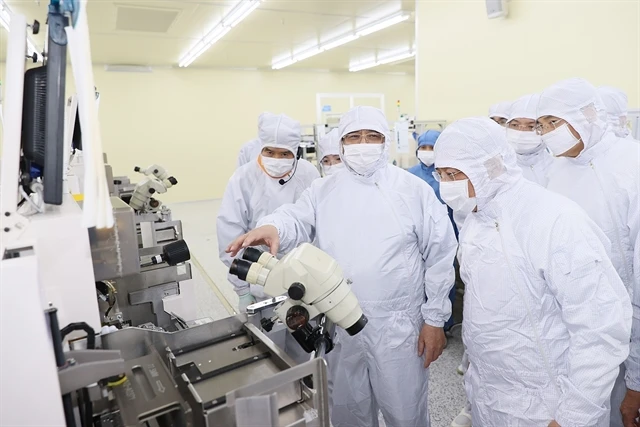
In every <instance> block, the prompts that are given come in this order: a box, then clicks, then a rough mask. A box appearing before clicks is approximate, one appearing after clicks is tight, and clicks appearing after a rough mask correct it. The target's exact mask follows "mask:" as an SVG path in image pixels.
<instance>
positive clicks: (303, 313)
mask: <svg viewBox="0 0 640 427" xmlns="http://www.w3.org/2000/svg"><path fill="white" fill-rule="evenodd" d="M286 322H287V326H288V327H289V329H293V330H294V331H295V330H297V329H300V328H302V327H303V326H304V325H306V324H307V323H309V312H308V311H307V309H306V308H304V307H302V306H300V305H294V306H293V307H291V308H290V309H289V310H287V319H286Z"/></svg>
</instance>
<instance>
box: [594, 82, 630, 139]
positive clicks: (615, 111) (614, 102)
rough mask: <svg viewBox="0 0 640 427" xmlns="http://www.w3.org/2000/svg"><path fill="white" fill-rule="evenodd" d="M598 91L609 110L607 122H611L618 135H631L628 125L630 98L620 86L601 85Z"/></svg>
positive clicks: (610, 124) (623, 136) (624, 136)
mask: <svg viewBox="0 0 640 427" xmlns="http://www.w3.org/2000/svg"><path fill="white" fill-rule="evenodd" d="M598 93H599V94H600V98H602V102H603V103H604V107H605V109H606V110H607V123H609V126H611V128H612V129H613V132H614V133H615V134H616V136H618V137H620V138H626V137H627V135H629V128H628V127H627V114H628V113H629V100H628V99H627V94H626V93H624V92H623V91H622V90H620V89H618V88H615V87H610V86H601V87H599V88H598Z"/></svg>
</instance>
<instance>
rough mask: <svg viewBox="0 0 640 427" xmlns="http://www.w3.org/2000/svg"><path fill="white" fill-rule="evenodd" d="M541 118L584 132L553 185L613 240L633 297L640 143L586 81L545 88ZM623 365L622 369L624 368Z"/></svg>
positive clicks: (639, 387)
mask: <svg viewBox="0 0 640 427" xmlns="http://www.w3.org/2000/svg"><path fill="white" fill-rule="evenodd" d="M538 116H539V117H542V116H556V117H559V118H561V119H564V120H566V121H567V122H568V123H569V124H570V125H571V126H572V127H573V128H574V129H575V130H576V131H577V132H578V134H580V137H581V139H582V142H583V143H584V146H585V148H584V150H583V151H582V152H581V153H580V154H579V155H578V156H577V157H575V158H569V157H566V158H560V159H559V160H560V161H559V162H558V167H554V168H553V170H552V172H551V173H550V174H549V185H548V187H547V188H548V189H549V190H551V191H554V192H557V193H559V194H562V195H564V196H566V197H568V198H570V199H572V200H573V201H575V202H576V203H578V205H580V206H581V207H582V208H583V209H584V210H585V211H586V212H587V214H588V215H589V216H590V217H591V219H592V220H593V221H594V222H595V223H596V224H597V225H598V226H599V227H600V229H602V231H604V233H605V234H606V236H607V238H608V239H609V241H610V242H611V261H612V263H613V265H614V267H615V268H616V270H617V272H618V274H619V275H620V278H621V279H622V282H623V283H624V284H625V286H626V287H627V290H628V292H629V294H630V295H634V293H635V294H637V293H639V292H640V288H639V286H640V283H638V282H637V281H636V279H635V276H636V275H637V274H636V273H635V272H634V269H635V267H634V261H633V257H634V251H637V247H635V246H636V245H637V242H638V233H640V144H638V143H637V142H635V141H634V140H630V139H623V138H619V137H617V136H616V135H615V134H614V133H613V132H612V131H611V129H610V127H609V126H608V125H607V121H606V113H605V109H604V106H603V105H602V104H601V103H600V97H599V95H598V93H597V90H596V88H595V87H593V86H592V85H591V84H590V83H589V82H587V81H586V80H583V79H569V80H564V81H561V82H559V83H556V84H554V85H553V86H551V87H549V88H547V89H545V90H544V92H543V93H542V95H541V97H540V104H539V106H538ZM635 300H636V299H635V298H632V302H634V316H633V328H632V333H631V357H630V358H629V359H628V360H627V361H626V363H625V367H626V370H627V373H626V377H625V379H626V385H627V387H628V388H630V389H633V390H636V391H640V358H639V357H637V356H638V355H639V353H640V349H638V346H640V307H638V306H636V305H635ZM625 367H623V368H625ZM625 391H626V390H624V383H623V381H622V378H621V379H620V381H619V383H618V384H616V388H615V390H614V396H613V397H612V403H611V406H612V409H613V410H612V412H611V415H612V420H613V419H616V420H617V421H615V422H614V425H621V424H619V423H621V422H622V420H621V417H620V411H619V406H620V401H621V400H622V397H621V396H624V392H625Z"/></svg>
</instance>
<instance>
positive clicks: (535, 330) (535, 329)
mask: <svg viewBox="0 0 640 427" xmlns="http://www.w3.org/2000/svg"><path fill="white" fill-rule="evenodd" d="M495 226H496V231H497V232H498V236H500V245H501V246H502V253H503V254H504V259H505V261H506V263H507V269H508V270H509V276H510V277H511V281H512V282H513V283H515V284H516V288H517V289H518V293H519V294H520V299H522V302H523V303H524V306H525V308H526V309H527V317H528V318H529V323H531V328H532V329H533V335H534V336H535V340H536V345H537V346H538V352H540V356H542V363H543V365H544V368H545V370H546V371H547V375H549V380H550V381H551V383H552V384H553V386H554V387H555V389H556V391H557V392H558V393H559V394H562V392H561V390H560V387H559V386H558V384H556V377H555V375H553V371H552V370H551V366H550V363H549V358H548V357H547V353H546V351H544V347H543V346H542V340H541V339H540V332H539V331H538V324H537V323H536V322H535V321H534V319H533V314H532V313H531V307H529V302H528V301H527V299H526V297H525V295H524V292H523V290H522V285H521V284H520V282H519V281H517V280H515V277H516V276H515V274H513V269H512V267H511V260H510V259H509V256H508V255H507V253H508V252H507V248H506V247H505V244H504V237H503V235H502V232H501V231H500V224H499V223H498V221H495Z"/></svg>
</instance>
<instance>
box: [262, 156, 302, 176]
mask: <svg viewBox="0 0 640 427" xmlns="http://www.w3.org/2000/svg"><path fill="white" fill-rule="evenodd" d="M261 157H262V166H263V167H264V170H265V171H266V172H267V174H269V175H270V176H271V177H272V178H282V177H283V176H285V175H286V174H288V173H289V172H291V170H292V169H293V163H294V162H295V159H274V158H273V157H265V156H262V155H261Z"/></svg>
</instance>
